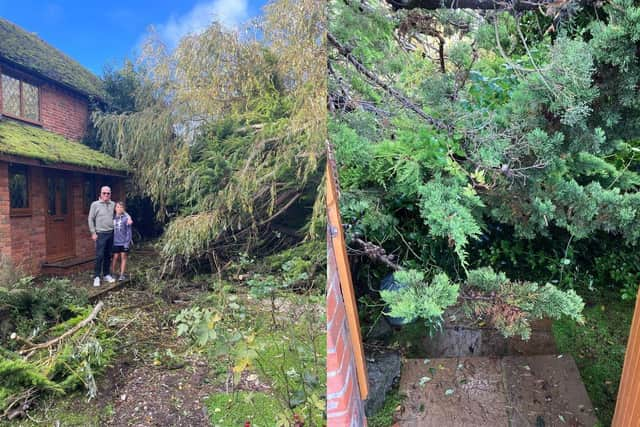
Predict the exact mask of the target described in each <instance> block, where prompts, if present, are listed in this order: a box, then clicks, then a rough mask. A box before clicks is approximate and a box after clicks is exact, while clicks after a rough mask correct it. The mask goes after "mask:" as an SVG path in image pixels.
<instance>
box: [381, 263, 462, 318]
mask: <svg viewBox="0 0 640 427" xmlns="http://www.w3.org/2000/svg"><path fill="white" fill-rule="evenodd" d="M393 277H394V279H395V280H396V281H398V282H399V283H401V284H402V285H404V287H403V288H401V289H400V290H398V291H381V292H380V296H381V297H382V299H383V300H384V301H385V302H386V303H387V304H389V308H390V310H389V312H388V313H387V315H388V316H391V317H401V318H404V319H406V320H407V321H408V322H412V321H414V320H416V319H417V318H421V319H423V320H424V321H425V322H426V323H427V324H434V323H438V322H439V321H441V319H442V313H444V310H445V309H446V308H447V307H449V306H451V305H453V304H455V302H456V300H457V298H458V291H459V286H458V284H456V283H451V281H450V280H449V278H448V277H447V275H446V274H444V273H439V274H436V275H435V276H434V277H433V279H432V280H431V282H430V283H425V276H424V273H422V272H420V271H415V270H404V271H398V272H396V273H394V275H393Z"/></svg>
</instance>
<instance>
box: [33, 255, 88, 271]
mask: <svg viewBox="0 0 640 427" xmlns="http://www.w3.org/2000/svg"><path fill="white" fill-rule="evenodd" d="M95 259H96V258H95V256H85V257H73V258H67V259H64V260H61V261H57V262H46V263H44V264H42V269H41V273H42V274H43V275H45V276H69V275H71V274H75V273H78V272H80V271H85V270H90V269H92V268H93V265H94V262H95Z"/></svg>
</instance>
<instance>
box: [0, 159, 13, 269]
mask: <svg viewBox="0 0 640 427" xmlns="http://www.w3.org/2000/svg"><path fill="white" fill-rule="evenodd" d="M10 232H11V225H10V223H9V165H8V164H7V163H4V162H0V258H5V257H6V258H10V257H11V238H10Z"/></svg>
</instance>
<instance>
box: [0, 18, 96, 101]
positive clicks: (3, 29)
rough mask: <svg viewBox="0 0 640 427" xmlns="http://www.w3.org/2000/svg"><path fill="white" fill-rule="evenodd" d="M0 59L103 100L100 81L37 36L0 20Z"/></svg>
mask: <svg viewBox="0 0 640 427" xmlns="http://www.w3.org/2000/svg"><path fill="white" fill-rule="evenodd" d="M0 58H2V59H4V60H5V61H8V62H9V63H13V64H16V65H18V66H20V67H22V68H24V69H26V70H28V71H31V72H35V73H36V74H39V75H41V76H43V77H46V78H48V79H51V80H53V81H55V82H58V83H61V84H62V85H64V86H67V87H69V88H71V89H74V90H76V91H78V92H80V93H82V94H84V95H87V96H94V97H97V98H100V99H104V98H105V93H104V88H103V86H102V82H101V81H100V79H99V78H98V77H96V76H95V75H94V74H93V73H91V72H90V71H89V70H87V69H86V68H84V67H83V66H82V65H80V64H79V63H78V62H77V61H75V60H73V59H71V58H70V57H68V56H67V55H65V54H64V53H62V52H61V51H59V50H58V49H56V48H55V47H53V46H51V45H50V44H48V43H46V42H45V41H44V40H42V39H41V38H40V37H38V36H37V35H35V34H33V33H29V32H27V31H25V30H24V29H22V28H20V27H18V26H17V25H16V24H14V23H12V22H10V21H7V20H6V19H3V18H0Z"/></svg>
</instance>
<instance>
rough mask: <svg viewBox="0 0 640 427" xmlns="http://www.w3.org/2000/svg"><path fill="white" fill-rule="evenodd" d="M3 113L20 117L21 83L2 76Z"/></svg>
mask: <svg viewBox="0 0 640 427" xmlns="http://www.w3.org/2000/svg"><path fill="white" fill-rule="evenodd" d="M2 112H3V113H5V114H12V115H14V116H20V81H19V80H18V79H14V78H13V77H9V76H5V75H4V74H3V75H2Z"/></svg>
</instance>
